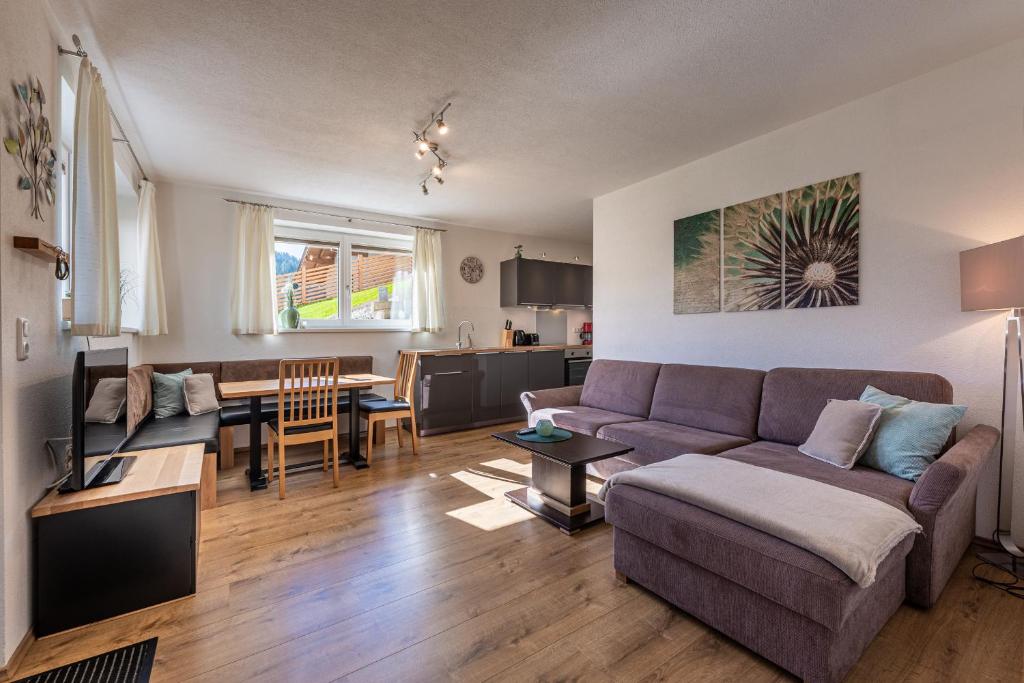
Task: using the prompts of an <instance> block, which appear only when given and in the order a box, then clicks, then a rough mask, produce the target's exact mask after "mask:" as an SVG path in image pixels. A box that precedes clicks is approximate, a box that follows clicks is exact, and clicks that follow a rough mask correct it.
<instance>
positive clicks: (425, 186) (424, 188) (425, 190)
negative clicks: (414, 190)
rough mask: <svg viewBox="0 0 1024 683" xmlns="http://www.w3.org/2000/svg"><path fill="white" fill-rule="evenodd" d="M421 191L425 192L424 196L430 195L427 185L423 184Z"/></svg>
mask: <svg viewBox="0 0 1024 683" xmlns="http://www.w3.org/2000/svg"><path fill="white" fill-rule="evenodd" d="M420 189H421V190H423V194H430V190H428V189H427V184H426V183H421V184H420Z"/></svg>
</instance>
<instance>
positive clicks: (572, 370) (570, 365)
mask: <svg viewBox="0 0 1024 683" xmlns="http://www.w3.org/2000/svg"><path fill="white" fill-rule="evenodd" d="M593 355H594V351H593V349H566V350H565V385H566V386H574V385H578V384H583V380H585V379H586V378H587V370H589V369H590V362H591V361H592V360H593Z"/></svg>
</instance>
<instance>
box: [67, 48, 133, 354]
mask: <svg viewBox="0 0 1024 683" xmlns="http://www.w3.org/2000/svg"><path fill="white" fill-rule="evenodd" d="M74 150H75V151H74V166H75V173H74V187H73V190H72V202H73V204H72V235H73V237H72V247H71V258H72V268H71V291H72V301H73V313H72V318H71V333H72V334H75V335H88V336H94V337H113V336H117V335H118V334H120V333H121V288H120V273H121V262H120V257H119V253H118V232H117V187H116V184H115V180H114V143H113V141H112V139H111V134H110V105H109V104H108V103H107V93H106V90H105V89H104V88H103V81H102V79H100V75H99V73H97V71H96V69H95V68H94V67H93V66H92V63H91V62H90V61H89V59H88V58H82V63H81V66H80V67H79V70H78V93H77V96H76V103H75V143H74Z"/></svg>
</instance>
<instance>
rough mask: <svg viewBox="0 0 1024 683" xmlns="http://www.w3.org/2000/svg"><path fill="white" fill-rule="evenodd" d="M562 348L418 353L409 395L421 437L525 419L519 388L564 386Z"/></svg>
mask: <svg viewBox="0 0 1024 683" xmlns="http://www.w3.org/2000/svg"><path fill="white" fill-rule="evenodd" d="M564 358H565V354H564V352H563V351H483V352H480V353H466V354H459V355H448V356H445V355H438V356H430V355H424V356H420V359H419V368H418V371H417V377H416V386H415V389H414V392H413V393H414V396H415V401H416V421H417V424H418V425H419V430H420V434H421V435H429V434H440V433H443V432H453V431H457V430H460V429H470V428H472V427H481V426H484V425H488V424H501V423H503V422H514V421H516V420H525V419H526V407H525V406H524V405H523V402H522V401H521V400H519V395H520V394H521V393H523V392H524V391H535V390H540V389H552V388H555V387H561V386H564V385H565V360H564Z"/></svg>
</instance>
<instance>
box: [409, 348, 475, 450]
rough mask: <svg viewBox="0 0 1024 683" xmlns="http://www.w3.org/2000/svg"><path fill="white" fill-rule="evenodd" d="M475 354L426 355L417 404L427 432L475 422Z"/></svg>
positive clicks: (422, 425) (422, 426)
mask: <svg viewBox="0 0 1024 683" xmlns="http://www.w3.org/2000/svg"><path fill="white" fill-rule="evenodd" d="M475 361H476V359H475V357H474V356H472V355H467V356H423V357H422V358H421V359H420V377H419V382H418V392H417V397H416V398H417V403H416V407H417V410H418V412H419V416H418V419H417V421H418V422H419V426H420V428H421V429H422V430H423V431H424V432H430V433H434V432H436V431H444V430H445V429H447V428H451V427H457V426H459V425H465V424H471V423H472V422H473V375H474V371H475Z"/></svg>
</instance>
